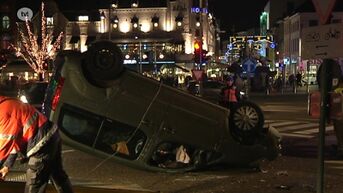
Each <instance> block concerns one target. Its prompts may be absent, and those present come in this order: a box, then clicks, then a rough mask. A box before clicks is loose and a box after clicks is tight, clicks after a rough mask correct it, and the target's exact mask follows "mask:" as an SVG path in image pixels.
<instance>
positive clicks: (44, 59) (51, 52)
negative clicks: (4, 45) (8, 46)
mask: <svg viewBox="0 0 343 193" xmlns="http://www.w3.org/2000/svg"><path fill="white" fill-rule="evenodd" d="M41 13H42V19H41V24H42V25H41V38H42V39H41V41H39V40H38V35H36V34H34V33H33V32H32V30H31V27H30V22H29V20H28V19H27V18H26V21H25V26H26V33H24V32H23V31H21V29H20V27H19V25H18V31H19V33H20V36H19V42H20V43H18V45H17V46H14V45H12V47H13V48H14V49H15V51H16V54H17V56H19V57H22V58H23V59H24V60H25V61H26V62H27V63H28V64H29V65H30V67H31V68H32V69H33V70H34V71H35V72H36V73H37V74H38V77H39V79H40V80H42V79H43V76H44V74H45V72H46V66H47V65H48V62H49V61H51V60H53V59H54V57H55V55H56V53H57V51H58V49H59V48H60V46H61V41H62V37H63V32H60V34H59V35H58V37H57V38H56V41H55V42H54V43H53V44H52V45H50V43H51V42H52V40H53V30H47V29H46V17H45V15H44V3H43V2H42V5H41ZM48 31H49V32H48Z"/></svg>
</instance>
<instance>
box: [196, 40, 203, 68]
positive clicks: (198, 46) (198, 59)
mask: <svg viewBox="0 0 343 193" xmlns="http://www.w3.org/2000/svg"><path fill="white" fill-rule="evenodd" d="M201 59H202V45H201V42H200V41H198V40H196V41H195V42H194V62H195V63H197V64H200V63H201Z"/></svg>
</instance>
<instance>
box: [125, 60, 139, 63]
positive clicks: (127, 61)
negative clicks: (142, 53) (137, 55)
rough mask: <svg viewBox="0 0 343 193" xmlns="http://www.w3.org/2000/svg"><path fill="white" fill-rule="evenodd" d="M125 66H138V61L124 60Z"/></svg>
mask: <svg viewBox="0 0 343 193" xmlns="http://www.w3.org/2000/svg"><path fill="white" fill-rule="evenodd" d="M124 64H137V60H124Z"/></svg>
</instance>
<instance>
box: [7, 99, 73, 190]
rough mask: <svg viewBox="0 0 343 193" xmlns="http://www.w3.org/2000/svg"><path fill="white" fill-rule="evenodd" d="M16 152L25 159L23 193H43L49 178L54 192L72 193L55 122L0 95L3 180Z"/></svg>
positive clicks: (27, 105) (16, 154)
mask: <svg viewBox="0 0 343 193" xmlns="http://www.w3.org/2000/svg"><path fill="white" fill-rule="evenodd" d="M18 154H22V155H25V156H26V157H27V159H28V168H27V172H26V179H27V180H26V185H25V193H38V192H39V193H44V192H45V189H46V185H47V183H48V181H49V179H50V180H51V181H52V183H53V185H54V186H55V188H56V190H57V192H59V193H72V192H73V190H72V186H71V183H70V181H69V177H68V175H67V174H66V173H65V171H64V169H63V166H62V158H61V139H60V136H59V133H58V128H57V125H55V124H53V123H52V122H50V121H49V120H48V119H47V117H46V116H44V115H43V114H42V113H40V112H39V111H38V110H36V108H34V107H33V106H31V105H29V104H24V103H22V102H21V101H19V100H17V99H15V98H10V97H5V96H0V166H1V169H0V179H2V180H4V179H5V177H6V175H7V174H8V172H9V171H10V169H11V167H12V166H13V165H14V162H15V160H16V158H17V156H18Z"/></svg>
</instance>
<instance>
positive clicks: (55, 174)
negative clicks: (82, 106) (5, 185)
mask: <svg viewBox="0 0 343 193" xmlns="http://www.w3.org/2000/svg"><path fill="white" fill-rule="evenodd" d="M61 146H62V145H61V139H60V136H59V134H58V132H56V133H55V134H54V136H53V137H52V138H51V139H50V140H49V142H48V143H47V144H46V145H45V146H44V147H43V148H42V149H41V150H39V151H38V152H37V153H36V154H34V155H33V156H31V157H30V158H29V163H28V169H27V173H26V177H27V180H26V186H25V193H44V192H45V189H46V186H47V184H48V181H49V179H50V180H51V182H52V184H53V185H54V187H55V188H56V190H57V192H58V193H72V192H73V191H72V187H71V183H70V181H69V178H68V176H67V174H66V173H65V171H64V169H63V165H62V157H61V149H62V147H61Z"/></svg>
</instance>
